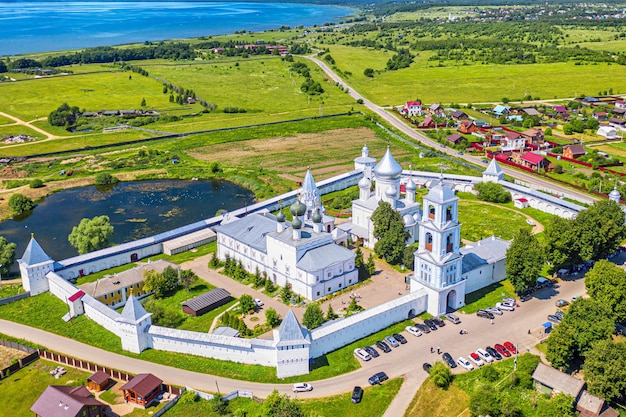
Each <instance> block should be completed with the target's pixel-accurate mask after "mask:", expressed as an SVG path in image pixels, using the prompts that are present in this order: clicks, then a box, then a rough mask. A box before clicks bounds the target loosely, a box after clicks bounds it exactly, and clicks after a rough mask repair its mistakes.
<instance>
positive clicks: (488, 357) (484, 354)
mask: <svg viewBox="0 0 626 417" xmlns="http://www.w3.org/2000/svg"><path fill="white" fill-rule="evenodd" d="M476 353H477V354H478V356H480V359H482V360H483V361H485V362H486V363H491V362H493V361H494V360H495V359H494V358H493V356H491V354H490V353H489V352H487V351H486V350H485V349H476Z"/></svg>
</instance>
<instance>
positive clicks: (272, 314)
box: [265, 307, 280, 327]
mask: <svg viewBox="0 0 626 417" xmlns="http://www.w3.org/2000/svg"><path fill="white" fill-rule="evenodd" d="M265 320H266V321H267V324H269V325H270V326H271V327H276V326H278V325H279V324H280V316H279V315H278V313H277V312H276V310H275V309H274V308H273V307H270V308H268V309H267V310H265Z"/></svg>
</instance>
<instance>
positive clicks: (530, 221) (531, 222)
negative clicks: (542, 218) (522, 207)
mask: <svg viewBox="0 0 626 417" xmlns="http://www.w3.org/2000/svg"><path fill="white" fill-rule="evenodd" d="M526 223H528V224H529V225H531V226H534V225H535V222H534V221H532V220H530V219H526Z"/></svg>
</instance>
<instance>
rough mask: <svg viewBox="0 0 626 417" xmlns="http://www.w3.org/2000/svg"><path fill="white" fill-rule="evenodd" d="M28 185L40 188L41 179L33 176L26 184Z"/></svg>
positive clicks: (41, 185) (41, 184)
mask: <svg viewBox="0 0 626 417" xmlns="http://www.w3.org/2000/svg"><path fill="white" fill-rule="evenodd" d="M28 186H29V187H30V188H41V187H43V181H42V180H40V179H39V178H35V179H34V180H32V181H31V182H30V183H29V184H28Z"/></svg>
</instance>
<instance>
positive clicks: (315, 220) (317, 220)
mask: <svg viewBox="0 0 626 417" xmlns="http://www.w3.org/2000/svg"><path fill="white" fill-rule="evenodd" d="M312 220H313V223H321V222H322V214H321V213H320V209H319V208H318V209H317V210H315V213H314V214H313V219H312Z"/></svg>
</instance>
